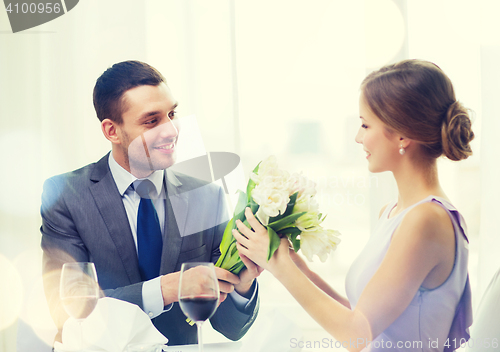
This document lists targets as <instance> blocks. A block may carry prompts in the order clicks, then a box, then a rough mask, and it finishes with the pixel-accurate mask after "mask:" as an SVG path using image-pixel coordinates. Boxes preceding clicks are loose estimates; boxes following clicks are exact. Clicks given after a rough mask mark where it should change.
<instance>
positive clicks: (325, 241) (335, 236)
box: [300, 226, 340, 262]
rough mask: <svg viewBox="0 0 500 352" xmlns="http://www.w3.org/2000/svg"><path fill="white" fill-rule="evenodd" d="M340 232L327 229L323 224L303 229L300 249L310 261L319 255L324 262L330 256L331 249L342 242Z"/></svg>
mask: <svg viewBox="0 0 500 352" xmlns="http://www.w3.org/2000/svg"><path fill="white" fill-rule="evenodd" d="M339 236H340V232H338V231H335V230H325V229H323V228H322V227H321V226H317V227H315V228H313V229H310V230H307V231H302V233H301V234H300V250H301V251H302V253H304V255H305V256H306V258H307V259H308V260H309V261H312V258H313V256H314V255H317V256H318V257H319V259H320V260H321V261H322V262H325V260H326V259H327V258H328V254H329V253H330V251H332V250H335V249H336V247H337V245H338V244H339V243H340V238H339Z"/></svg>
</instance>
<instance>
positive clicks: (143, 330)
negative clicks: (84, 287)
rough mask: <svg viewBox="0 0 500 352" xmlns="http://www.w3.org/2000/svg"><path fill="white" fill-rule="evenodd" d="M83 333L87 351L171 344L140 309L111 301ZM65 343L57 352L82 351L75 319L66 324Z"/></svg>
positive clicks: (116, 351) (93, 316) (119, 351)
mask: <svg viewBox="0 0 500 352" xmlns="http://www.w3.org/2000/svg"><path fill="white" fill-rule="evenodd" d="M81 329H82V342H83V347H84V348H85V350H88V351H105V352H122V351H124V350H125V347H126V346H127V345H132V344H134V345H135V344H149V345H164V344H166V343H167V341H168V339H167V338H166V337H165V336H163V335H162V334H161V333H160V332H159V331H158V330H157V329H156V328H155V326H154V325H153V324H152V323H151V319H149V317H148V315H147V314H146V313H144V312H143V311H142V310H141V309H140V308H139V307H138V306H137V305H135V304H131V303H128V302H125V301H121V300H118V299H114V298H109V297H106V298H101V299H100V300H99V301H98V302H97V306H96V307H95V309H94V311H93V312H92V313H91V314H90V315H89V316H88V317H87V319H85V320H84V321H83V322H82V324H81ZM62 341H63V343H62V344H61V343H59V342H56V343H55V346H54V348H55V351H58V352H70V351H78V350H81V349H82V346H80V324H79V323H78V322H77V321H76V320H75V319H73V318H69V319H68V320H67V321H66V322H65V323H64V326H63V331H62Z"/></svg>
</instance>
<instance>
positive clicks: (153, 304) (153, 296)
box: [142, 276, 172, 319]
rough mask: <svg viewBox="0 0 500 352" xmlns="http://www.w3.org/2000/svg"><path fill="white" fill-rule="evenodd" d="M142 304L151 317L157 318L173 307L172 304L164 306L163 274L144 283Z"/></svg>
mask: <svg viewBox="0 0 500 352" xmlns="http://www.w3.org/2000/svg"><path fill="white" fill-rule="evenodd" d="M142 305H143V306H144V311H145V312H146V314H147V315H148V316H149V318H150V319H153V318H156V317H157V316H158V315H160V314H161V313H163V312H166V311H169V310H170V309H172V304H169V305H168V306H166V307H164V306H163V295H162V293H161V276H158V277H155V278H154V279H151V280H149V281H144V283H143V284H142Z"/></svg>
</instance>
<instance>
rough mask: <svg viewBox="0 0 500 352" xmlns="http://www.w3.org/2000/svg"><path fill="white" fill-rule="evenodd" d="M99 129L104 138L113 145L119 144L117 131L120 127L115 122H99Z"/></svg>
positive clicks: (106, 120)
mask: <svg viewBox="0 0 500 352" xmlns="http://www.w3.org/2000/svg"><path fill="white" fill-rule="evenodd" d="M101 129H102V133H103V134H104V137H106V139H107V140H108V141H110V142H111V143H113V144H121V138H120V133H119V129H120V127H119V126H118V124H117V123H116V122H115V121H112V120H110V119H104V120H102V122H101Z"/></svg>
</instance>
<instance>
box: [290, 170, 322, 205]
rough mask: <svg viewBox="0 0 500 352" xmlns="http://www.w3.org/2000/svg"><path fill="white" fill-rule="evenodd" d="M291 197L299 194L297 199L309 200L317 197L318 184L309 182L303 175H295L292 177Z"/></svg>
mask: <svg viewBox="0 0 500 352" xmlns="http://www.w3.org/2000/svg"><path fill="white" fill-rule="evenodd" d="M289 182H290V195H292V194H294V193H295V192H299V194H298V196H297V199H301V198H309V197H311V196H314V195H316V183H314V182H313V181H311V180H309V179H308V178H307V177H305V176H304V175H302V173H300V174H298V173H293V174H292V175H291V176H290V181H289Z"/></svg>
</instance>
